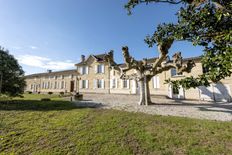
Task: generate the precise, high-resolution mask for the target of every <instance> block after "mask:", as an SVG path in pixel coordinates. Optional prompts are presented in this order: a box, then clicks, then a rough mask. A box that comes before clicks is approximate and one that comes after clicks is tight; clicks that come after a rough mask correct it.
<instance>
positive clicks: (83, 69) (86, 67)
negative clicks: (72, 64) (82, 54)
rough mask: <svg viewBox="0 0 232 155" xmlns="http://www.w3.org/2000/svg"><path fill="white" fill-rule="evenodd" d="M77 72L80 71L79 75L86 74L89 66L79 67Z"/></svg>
mask: <svg viewBox="0 0 232 155" xmlns="http://www.w3.org/2000/svg"><path fill="white" fill-rule="evenodd" d="M79 72H80V74H81V75H84V74H88V73H89V67H88V66H82V67H79Z"/></svg>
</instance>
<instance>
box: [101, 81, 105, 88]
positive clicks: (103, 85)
mask: <svg viewBox="0 0 232 155" xmlns="http://www.w3.org/2000/svg"><path fill="white" fill-rule="evenodd" d="M101 82H102V83H101V84H102V88H103V89H104V88H105V83H104V79H102V81H101Z"/></svg>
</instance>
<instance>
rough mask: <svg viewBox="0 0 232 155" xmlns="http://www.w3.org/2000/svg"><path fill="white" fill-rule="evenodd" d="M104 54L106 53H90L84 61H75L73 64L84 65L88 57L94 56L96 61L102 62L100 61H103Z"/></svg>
mask: <svg viewBox="0 0 232 155" xmlns="http://www.w3.org/2000/svg"><path fill="white" fill-rule="evenodd" d="M105 56H106V54H98V55H93V54H91V55H89V57H88V58H87V59H85V61H83V62H80V63H77V64H75V66H79V65H85V64H86V62H87V61H88V59H89V58H90V57H93V58H95V59H96V60H97V62H102V61H104V57H105Z"/></svg>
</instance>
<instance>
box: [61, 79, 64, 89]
mask: <svg viewBox="0 0 232 155" xmlns="http://www.w3.org/2000/svg"><path fill="white" fill-rule="evenodd" d="M61 89H64V81H62V82H61Z"/></svg>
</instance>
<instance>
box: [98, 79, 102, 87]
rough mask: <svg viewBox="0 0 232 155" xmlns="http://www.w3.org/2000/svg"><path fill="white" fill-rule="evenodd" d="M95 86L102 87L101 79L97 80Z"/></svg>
mask: <svg viewBox="0 0 232 155" xmlns="http://www.w3.org/2000/svg"><path fill="white" fill-rule="evenodd" d="M97 88H102V80H97Z"/></svg>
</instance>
